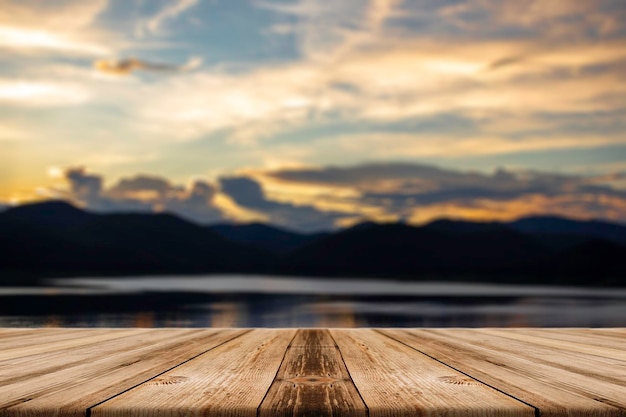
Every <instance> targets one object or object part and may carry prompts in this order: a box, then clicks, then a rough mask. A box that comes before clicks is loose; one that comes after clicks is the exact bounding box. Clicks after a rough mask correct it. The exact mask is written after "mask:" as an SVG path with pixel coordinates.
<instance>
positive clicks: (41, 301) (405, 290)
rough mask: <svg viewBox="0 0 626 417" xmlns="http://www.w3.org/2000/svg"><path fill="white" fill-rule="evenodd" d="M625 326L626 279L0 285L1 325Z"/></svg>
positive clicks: (231, 278) (211, 279)
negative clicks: (591, 282) (614, 283)
mask: <svg viewBox="0 0 626 417" xmlns="http://www.w3.org/2000/svg"><path fill="white" fill-rule="evenodd" d="M41 326H62V327H626V288H623V289H615V288H611V289H589V288H575V287H544V286H518V285H497V284H468V283H436V282H426V283H406V282H396V281H390V280H364V281H362V280H359V281H356V280H342V279H334V278H333V279H312V278H285V277H282V278H277V277H267V276H240V275H207V276H197V277H188V276H170V277H140V278H138V277H125V278H73V279H56V280H51V281H49V283H48V285H46V286H42V287H30V288H17V287H14V288H7V287H4V288H2V287H0V327H41Z"/></svg>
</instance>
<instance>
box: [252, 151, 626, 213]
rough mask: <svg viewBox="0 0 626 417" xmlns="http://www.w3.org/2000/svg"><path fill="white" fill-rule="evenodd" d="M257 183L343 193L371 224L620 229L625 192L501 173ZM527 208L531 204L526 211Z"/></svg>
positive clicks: (353, 174)
mask: <svg viewBox="0 0 626 417" xmlns="http://www.w3.org/2000/svg"><path fill="white" fill-rule="evenodd" d="M264 175H265V176H266V177H267V178H269V179H270V180H274V181H276V180H278V181H281V182H286V183H290V184H299V185H300V186H302V187H305V186H317V185H322V186H326V187H336V188H337V189H338V190H342V191H344V192H343V195H344V196H345V195H347V194H346V193H345V190H346V189H348V190H350V189H351V190H352V191H353V194H352V196H351V197H349V198H346V197H343V198H342V199H343V200H348V201H350V202H351V203H352V205H351V207H353V210H354V211H353V213H352V215H353V216H358V215H359V214H360V215H361V216H362V217H363V218H367V217H368V215H367V213H366V212H365V211H363V210H362V209H363V208H368V210H369V211H370V212H374V213H378V214H377V215H378V216H381V215H384V216H386V217H395V218H402V219H408V220H410V221H415V222H423V221H427V220H432V219H433V218H436V217H442V216H443V215H447V216H452V217H469V218H475V219H476V218H478V219H482V220H488V219H512V218H517V217H520V216H527V215H533V214H560V215H565V216H573V217H580V218H594V217H597V218H605V219H609V220H614V221H621V222H626V215H625V214H624V213H626V212H623V211H621V209H622V208H623V207H624V206H626V191H625V190H623V189H620V188H617V187H616V186H617V184H618V182H619V178H621V177H620V176H612V177H607V176H602V177H599V178H598V177H583V176H576V175H564V174H557V173H550V172H538V171H523V170H520V171H512V170H505V169H499V170H497V171H495V172H494V173H492V174H486V173H480V172H463V171H455V170H450V169H444V168H439V167H434V166H428V165H420V164H410V163H387V164H365V165H358V166H353V167H342V168H339V167H325V168H319V169H291V170H280V171H273V172H266V173H264ZM323 199H327V200H333V196H332V194H328V195H326V196H325V197H321V196H319V195H317V196H315V200H316V201H317V202H318V203H313V204H321V203H322V201H321V200H323ZM336 200H339V199H336ZM533 201H534V202H536V203H537V204H533V203H530V202H533ZM539 203H540V204H539ZM551 204H552V205H551ZM438 210H439V212H438Z"/></svg>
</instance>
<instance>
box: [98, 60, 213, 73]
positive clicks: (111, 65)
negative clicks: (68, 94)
mask: <svg viewBox="0 0 626 417" xmlns="http://www.w3.org/2000/svg"><path fill="white" fill-rule="evenodd" d="M201 64H202V61H201V60H200V59H199V58H192V59H190V60H189V61H188V62H187V63H186V64H184V65H171V64H162V63H155V62H148V61H144V60H141V59H138V58H127V59H120V60H115V59H113V60H105V59H99V60H97V61H94V63H93V65H94V68H95V69H97V70H98V71H100V72H104V73H107V74H113V75H129V74H130V73H132V72H133V71H136V70H143V71H153V72H181V71H191V70H193V69H196V68H198V67H199V66H200V65H201Z"/></svg>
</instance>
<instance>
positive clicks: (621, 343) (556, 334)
mask: <svg viewBox="0 0 626 417" xmlns="http://www.w3.org/2000/svg"><path fill="white" fill-rule="evenodd" d="M590 330H591V329H505V331H506V332H510V333H517V334H520V335H530V336H535V337H541V338H544V339H550V340H553V341H554V340H558V341H560V342H565V343H562V344H563V345H566V344H568V343H569V342H573V343H576V344H578V345H580V344H583V345H586V346H591V348H592V351H591V353H592V354H593V355H597V354H598V353H601V352H600V351H598V350H597V348H598V347H601V348H609V349H610V351H615V350H618V351H620V353H621V352H625V351H626V335H618V334H612V333H607V332H601V331H600V332H591V331H590ZM604 356H607V355H604ZM608 356H611V355H610V354H609V355H608Z"/></svg>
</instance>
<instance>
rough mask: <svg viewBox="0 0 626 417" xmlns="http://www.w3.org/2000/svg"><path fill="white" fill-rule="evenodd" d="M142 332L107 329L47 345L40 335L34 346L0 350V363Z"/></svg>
mask: <svg viewBox="0 0 626 417" xmlns="http://www.w3.org/2000/svg"><path fill="white" fill-rule="evenodd" d="M143 332H146V329H124V330H119V329H109V330H108V331H94V332H83V333H79V334H80V336H76V337H70V338H62V339H61V340H54V341H51V342H49V343H46V341H45V335H42V336H41V337H40V338H39V341H38V342H37V343H35V344H32V345H30V344H26V345H23V344H21V343H20V344H18V345H17V346H13V347H9V348H5V349H2V350H0V361H2V360H5V359H13V358H20V357H24V356H29V355H36V354H38V353H50V352H54V351H57V350H64V349H68V348H73V347H76V346H81V345H88V344H94V343H100V342H104V341H106V340H112V339H119V338H122V337H125V336H132V335H138V334H141V333H143Z"/></svg>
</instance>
